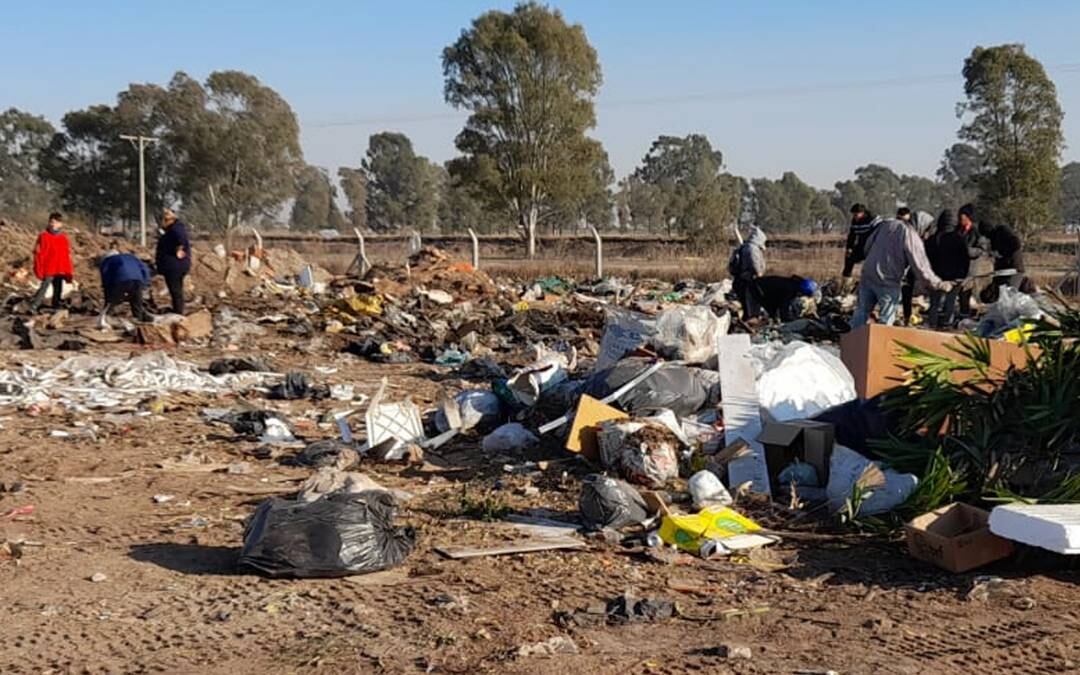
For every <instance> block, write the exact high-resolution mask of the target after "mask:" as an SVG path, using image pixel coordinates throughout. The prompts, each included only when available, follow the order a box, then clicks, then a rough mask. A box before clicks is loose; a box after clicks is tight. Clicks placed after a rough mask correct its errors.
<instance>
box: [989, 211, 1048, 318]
mask: <svg viewBox="0 0 1080 675" xmlns="http://www.w3.org/2000/svg"><path fill="white" fill-rule="evenodd" d="M979 234H980V235H981V236H982V237H983V238H984V239H985V240H986V241H987V242H989V248H990V255H991V256H993V258H994V271H995V272H1006V271H1007V270H1012V271H1013V274H1011V275H1010V274H1005V275H1003V276H995V277H994V279H993V282H992V283H991V284H990V286H988V287H987V288H986V289H985V290H984V291H983V292H982V293H981V294H980V295H981V298H980V299H982V300H983V302H995V301H997V296H998V291H999V289H1000V288H1001V287H1002V286H1006V285H1007V286H1012V287H1013V288H1017V289H1020V290H1022V291H1024V292H1030V291H1031V290H1034V289H1032V288H1031V283H1030V282H1029V281H1028V279H1027V276H1026V272H1027V268H1026V267H1025V266H1024V244H1023V242H1021V241H1020V237H1018V236H1017V235H1016V232H1015V231H1014V230H1013V229H1012V228H1011V227H1009V226H1008V225H991V224H990V223H988V222H986V221H985V220H984V221H981V222H980V223H979Z"/></svg>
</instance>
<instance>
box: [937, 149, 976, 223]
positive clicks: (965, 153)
mask: <svg viewBox="0 0 1080 675" xmlns="http://www.w3.org/2000/svg"><path fill="white" fill-rule="evenodd" d="M982 166H983V159H982V156H980V155H979V151H978V150H976V149H975V148H974V147H972V146H970V145H968V144H967V143H953V144H952V145H951V146H950V147H948V148H946V150H945V154H944V156H943V157H942V158H941V166H940V167H938V170H937V177H938V180H939V181H940V182H941V184H942V191H943V196H944V197H945V202H946V204H945V206H949V207H952V206H958V205H962V204H966V203H968V202H973V201H975V198H976V197H977V196H978V185H977V182H978V177H979V173H980V172H981V171H982Z"/></svg>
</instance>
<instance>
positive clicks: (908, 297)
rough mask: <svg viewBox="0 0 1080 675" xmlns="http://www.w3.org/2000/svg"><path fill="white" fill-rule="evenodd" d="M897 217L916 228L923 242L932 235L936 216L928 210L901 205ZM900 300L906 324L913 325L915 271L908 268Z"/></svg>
mask: <svg viewBox="0 0 1080 675" xmlns="http://www.w3.org/2000/svg"><path fill="white" fill-rule="evenodd" d="M896 219H897V220H902V221H904V223H906V224H907V225H908V227H912V228H914V229H915V232H916V233H917V234H918V235H919V239H922V240H923V242H925V241H926V238H927V237H929V236H930V230H931V228H932V227H933V225H934V217H933V216H932V215H930V214H929V213H927V212H926V211H919V212H912V210H911V209H909V208H908V207H906V206H901V207H900V208H899V209H897V210H896ZM900 300H901V305H902V306H903V309H904V325H905V326H910V325H911V316H912V315H913V314H914V313H915V312H914V306H915V271H914V270H912V269H908V272H907V274H906V275H904V283H903V285H902V286H901V287H900Z"/></svg>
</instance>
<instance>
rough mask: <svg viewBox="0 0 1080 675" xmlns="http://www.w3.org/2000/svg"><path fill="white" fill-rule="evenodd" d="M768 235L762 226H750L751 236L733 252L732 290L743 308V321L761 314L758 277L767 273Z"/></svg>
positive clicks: (730, 262) (729, 267) (729, 265)
mask: <svg viewBox="0 0 1080 675" xmlns="http://www.w3.org/2000/svg"><path fill="white" fill-rule="evenodd" d="M767 241H768V237H766V236H765V232H764V231H762V229H761V228H760V227H757V226H754V227H751V228H750V236H749V237H747V238H746V242H744V243H743V244H742V245H741V246H739V247H738V248H736V249H735V252H734V253H732V254H731V260H729V261H728V273H729V274H731V279H732V290H734V291H735V296H736V297H737V298H738V299H739V304H741V305H742V308H743V321H749V320H750V319H753V318H756V317H758V316H759V315H760V314H761V291H760V290H759V289H758V286H757V279H758V277H760V276H762V275H763V274H765V244H766V242H767Z"/></svg>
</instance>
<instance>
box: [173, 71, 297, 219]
mask: <svg viewBox="0 0 1080 675" xmlns="http://www.w3.org/2000/svg"><path fill="white" fill-rule="evenodd" d="M167 106H168V107H167V109H166V111H165V114H166V115H167V117H168V119H169V122H168V126H169V133H168V134H167V140H168V142H169V143H170V144H171V145H172V146H173V148H174V150H175V151H176V155H177V158H178V161H179V167H178V170H179V174H180V176H181V180H180V181H179V189H180V193H181V195H182V198H183V201H184V206H185V208H186V209H188V210H195V211H197V212H198V213H199V217H200V220H202V222H204V223H206V224H208V225H217V226H218V227H225V226H226V225H227V224H228V223H229V222H232V223H237V224H238V223H241V222H245V221H250V220H257V219H258V218H259V217H260V216H263V215H267V214H270V213H272V212H274V211H276V210H277V209H278V208H280V206H281V205H282V203H283V202H284V201H285V200H287V199H289V198H290V197H292V196H293V193H294V190H295V185H296V183H295V175H296V172H297V171H299V170H300V169H301V168H302V166H303V164H302V162H303V153H302V152H301V150H300V126H299V123H298V122H297V119H296V115H295V114H294V113H293V111H292V108H291V107H289V104H288V103H287V102H286V101H285V99H283V98H282V97H281V96H280V95H278V93H277V92H275V91H274V90H273V89H271V88H270V87H267V86H266V85H264V84H262V83H261V82H259V80H258V79H257V78H256V77H254V76H252V75H248V74H246V73H242V72H239V71H221V72H215V73H211V74H210V76H209V77H208V78H207V80H206V85H205V87H203V86H200V85H199V83H198V82H196V81H194V80H192V79H191V78H190V77H188V76H187V75H185V74H184V73H177V74H176V75H175V76H174V77H173V80H172V82H170V84H169V95H168V104H167Z"/></svg>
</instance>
